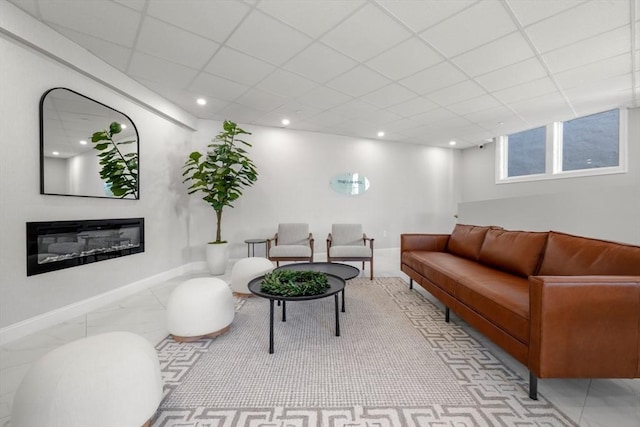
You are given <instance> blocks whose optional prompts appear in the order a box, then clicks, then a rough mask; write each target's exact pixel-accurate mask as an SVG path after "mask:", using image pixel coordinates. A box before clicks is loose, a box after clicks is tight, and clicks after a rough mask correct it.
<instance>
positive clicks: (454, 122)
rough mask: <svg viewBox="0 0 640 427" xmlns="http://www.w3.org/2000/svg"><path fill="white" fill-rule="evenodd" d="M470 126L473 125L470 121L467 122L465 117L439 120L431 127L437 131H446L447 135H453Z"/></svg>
mask: <svg viewBox="0 0 640 427" xmlns="http://www.w3.org/2000/svg"><path fill="white" fill-rule="evenodd" d="M469 125H473V124H472V123H471V122H470V121H469V120H467V119H466V118H465V117H463V116H453V117H451V118H449V119H444V120H439V121H437V122H434V123H431V124H430V125H429V126H431V127H432V128H433V129H436V130H438V129H446V130H447V133H449V134H452V135H453V134H455V133H456V131H457V129H458V128H460V127H465V126H469Z"/></svg>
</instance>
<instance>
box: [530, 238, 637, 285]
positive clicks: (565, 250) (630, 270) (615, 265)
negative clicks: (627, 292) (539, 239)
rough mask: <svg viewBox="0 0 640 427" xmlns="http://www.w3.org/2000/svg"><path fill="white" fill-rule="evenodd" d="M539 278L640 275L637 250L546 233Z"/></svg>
mask: <svg viewBox="0 0 640 427" xmlns="http://www.w3.org/2000/svg"><path fill="white" fill-rule="evenodd" d="M538 275H540V276H590V275H615V276H638V275H640V246H633V245H627V244H624V243H614V242H608V241H605V240H598V239H590V238H587V237H580V236H573V235H570V234H564V233H558V232H556V231H551V232H549V239H548V241H547V248H546V250H545V253H544V257H543V259H542V265H541V266H540V271H539V272H538Z"/></svg>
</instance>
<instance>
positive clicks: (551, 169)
mask: <svg viewBox="0 0 640 427" xmlns="http://www.w3.org/2000/svg"><path fill="white" fill-rule="evenodd" d="M611 110H615V108H612V109H611ZM617 110H618V113H619V114H618V117H619V121H618V166H608V167H602V168H588V169H577V170H571V171H564V170H562V152H563V146H562V124H563V122H553V123H551V124H548V125H546V126H545V128H546V144H545V172H544V173H539V174H533V175H520V176H512V177H509V176H507V173H508V171H509V168H508V161H509V157H508V156H509V144H508V138H509V136H508V135H501V136H499V137H497V138H496V143H497V144H496V158H495V164H496V176H495V179H496V184H509V183H514V182H529V181H542V180H550V179H562V178H578V177H585V176H597V175H612V174H621V173H627V171H628V169H627V161H628V152H627V146H628V129H629V127H628V114H627V109H626V108H618V109H617ZM606 111H610V110H605V111H600V112H597V113H593V114H587V115H586V116H581V117H576V119H579V118H582V117H588V116H591V115H595V114H600V113H604V112H606ZM536 127H539V126H536ZM532 129H535V128H532ZM516 133H517V132H516Z"/></svg>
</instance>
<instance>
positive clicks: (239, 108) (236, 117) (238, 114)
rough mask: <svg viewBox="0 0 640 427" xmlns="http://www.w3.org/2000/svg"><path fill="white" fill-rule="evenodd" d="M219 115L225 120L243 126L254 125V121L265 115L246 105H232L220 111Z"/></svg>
mask: <svg viewBox="0 0 640 427" xmlns="http://www.w3.org/2000/svg"><path fill="white" fill-rule="evenodd" d="M218 114H219V115H221V116H222V117H224V118H225V120H227V119H228V120H233V121H234V122H236V123H238V124H240V125H243V124H245V123H246V124H252V123H253V122H254V120H256V119H258V118H260V117H261V116H262V115H263V114H264V113H263V112H262V111H260V110H256V109H253V108H251V107H247V106H246V105H240V104H236V103H230V104H228V105H227V106H226V107H224V108H223V109H222V110H220V111H219V112H218Z"/></svg>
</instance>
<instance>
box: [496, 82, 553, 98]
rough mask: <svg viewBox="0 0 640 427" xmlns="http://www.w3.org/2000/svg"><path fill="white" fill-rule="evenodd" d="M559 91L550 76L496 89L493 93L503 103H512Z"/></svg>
mask: <svg viewBox="0 0 640 427" xmlns="http://www.w3.org/2000/svg"><path fill="white" fill-rule="evenodd" d="M557 91H558V88H557V87H556V85H555V84H554V83H553V81H552V80H551V79H550V78H549V77H543V78H542V79H538V80H532V81H530V82H527V83H524V84H521V85H518V86H512V87H510V88H507V89H502V90H499V91H496V92H494V93H493V94H494V95H495V97H496V98H498V99H499V100H500V101H502V102H503V103H505V104H511V103H514V102H517V101H523V100H526V99H530V98H537V97H538V96H540V95H545V94H548V93H552V92H557Z"/></svg>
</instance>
